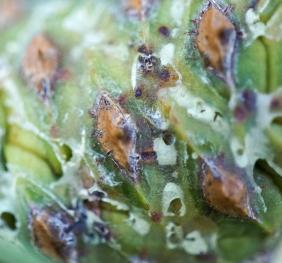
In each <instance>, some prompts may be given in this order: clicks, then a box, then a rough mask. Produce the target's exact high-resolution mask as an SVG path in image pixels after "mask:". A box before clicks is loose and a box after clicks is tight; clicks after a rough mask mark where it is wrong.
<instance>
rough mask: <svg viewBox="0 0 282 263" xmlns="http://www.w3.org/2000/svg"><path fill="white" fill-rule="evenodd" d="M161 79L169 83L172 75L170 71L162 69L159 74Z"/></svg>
mask: <svg viewBox="0 0 282 263" xmlns="http://www.w3.org/2000/svg"><path fill="white" fill-rule="evenodd" d="M159 77H160V79H161V80H164V81H168V80H169V78H170V73H169V70H168V69H166V68H165V69H162V70H161V72H160V74H159Z"/></svg>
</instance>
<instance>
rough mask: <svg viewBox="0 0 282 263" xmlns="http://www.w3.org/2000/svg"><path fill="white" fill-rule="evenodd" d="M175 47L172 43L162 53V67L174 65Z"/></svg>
mask: <svg viewBox="0 0 282 263" xmlns="http://www.w3.org/2000/svg"><path fill="white" fill-rule="evenodd" d="M174 51H175V46H174V45H173V44H172V43H169V44H166V45H165V46H164V47H163V48H162V49H161V51H160V59H161V63H162V65H167V64H173V57H174Z"/></svg>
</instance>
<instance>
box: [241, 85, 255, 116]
mask: <svg viewBox="0 0 282 263" xmlns="http://www.w3.org/2000/svg"><path fill="white" fill-rule="evenodd" d="M242 100H243V104H244V106H245V107H246V109H247V110H248V111H252V112H253V111H255V109H256V102H257V97H256V94H255V92H254V91H252V90H245V91H244V92H243V93H242Z"/></svg>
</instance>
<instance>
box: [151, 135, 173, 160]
mask: <svg viewBox="0 0 282 263" xmlns="http://www.w3.org/2000/svg"><path fill="white" fill-rule="evenodd" d="M154 151H155V152H156V154H157V160H158V163H159V165H175V164H176V160H177V152H176V149H175V147H174V145H173V144H172V145H166V144H165V142H164V141H163V139H162V138H156V139H155V140H154Z"/></svg>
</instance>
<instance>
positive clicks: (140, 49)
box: [137, 44, 153, 55]
mask: <svg viewBox="0 0 282 263" xmlns="http://www.w3.org/2000/svg"><path fill="white" fill-rule="evenodd" d="M137 51H138V52H139V53H142V54H145V55H151V54H152V53H153V52H152V50H151V49H150V48H149V47H148V46H146V45H145V44H142V45H141V46H139V47H138V49H137Z"/></svg>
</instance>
